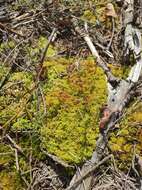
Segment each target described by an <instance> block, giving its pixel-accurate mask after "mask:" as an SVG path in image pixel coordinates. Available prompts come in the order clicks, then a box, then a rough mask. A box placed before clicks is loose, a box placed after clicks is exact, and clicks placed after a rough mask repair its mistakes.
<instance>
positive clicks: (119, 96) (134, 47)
mask: <svg viewBox="0 0 142 190" xmlns="http://www.w3.org/2000/svg"><path fill="white" fill-rule="evenodd" d="M133 14H134V1H132V0H125V19H124V26H125V35H124V41H125V42H124V45H125V52H126V53H127V54H130V53H133V55H134V58H135V62H136V63H135V65H134V66H133V67H132V69H131V71H130V73H129V76H128V78H127V79H126V80H123V79H121V80H118V79H117V78H114V76H113V75H112V73H111V71H109V69H108V68H107V66H106V65H105V64H104V63H103V61H102V60H101V58H100V56H99V54H98V52H97V50H96V48H95V46H94V44H93V43H92V40H91V38H90V37H89V35H88V34H86V33H84V32H83V33H82V31H81V30H80V29H79V27H78V26H77V24H76V25H75V27H76V30H77V31H78V33H79V34H80V35H82V37H83V38H84V40H85V41H86V43H87V45H88V47H89V49H90V51H91V52H92V55H93V56H94V57H95V59H96V61H97V63H98V66H100V67H101V68H102V69H103V70H104V72H105V74H106V76H107V79H108V87H109V88H108V89H109V92H108V93H109V95H108V102H107V107H108V109H109V110H110V113H111V116H110V117H109V121H108V122H107V123H106V126H105V129H104V132H103V133H101V134H100V135H99V138H98V140H97V144H96V149H95V151H94V152H93V155H92V158H91V159H90V160H89V161H88V162H86V163H85V164H84V165H83V167H82V170H81V175H82V176H84V174H85V173H86V172H87V171H88V170H90V169H91V168H92V164H93V165H95V164H97V163H99V161H100V160H101V159H102V157H103V155H104V152H105V149H106V147H107V139H108V135H109V134H108V132H109V130H110V129H111V128H112V127H113V126H114V125H115V123H116V122H117V121H118V119H119V117H120V115H121V114H122V111H123V109H124V108H125V106H126V104H127V103H128V102H129V100H130V98H131V93H130V92H131V91H132V89H133V87H134V86H135V84H136V83H137V82H138V80H139V77H140V74H141V70H142V57H141V48H142V46H141V33H140V30H139V29H138V28H137V27H136V26H135V25H134V23H133ZM114 84H115V85H114ZM79 178H80V175H79V174H78V172H76V174H75V175H74V177H73V179H72V181H71V183H70V186H71V187H72V186H73V184H75V183H76V182H77V181H78V180H79ZM91 181H92V174H90V176H88V177H87V178H85V179H84V183H85V188H86V190H89V189H90V187H91ZM72 189H75V190H84V186H83V183H81V184H78V186H77V187H72Z"/></svg>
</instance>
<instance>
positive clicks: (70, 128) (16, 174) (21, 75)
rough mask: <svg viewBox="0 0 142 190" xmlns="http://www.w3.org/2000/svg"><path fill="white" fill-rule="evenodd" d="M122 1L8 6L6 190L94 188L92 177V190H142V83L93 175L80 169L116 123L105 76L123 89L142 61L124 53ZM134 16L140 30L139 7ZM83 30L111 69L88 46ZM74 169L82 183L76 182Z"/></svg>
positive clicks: (1, 58)
mask: <svg viewBox="0 0 142 190" xmlns="http://www.w3.org/2000/svg"><path fill="white" fill-rule="evenodd" d="M138 2H139V1H138V0H136V1H135V5H139V4H138ZM123 3H124V2H123V1H113V2H110V1H107V0H100V1H97V0H96V1H87V0H81V1H75V0H73V1H52V0H51V1H50V0H49V1H30V0H25V1H23V0H19V1H15V0H12V1H9V2H5V1H0V140H1V141H0V189H2V190H25V189H27V190H40V189H41V190H44V189H46V190H55V189H57V190H65V189H67V190H69V189H70V190H73V189H74V190H78V189H77V186H78V184H81V183H83V185H84V186H83V189H81V190H88V187H85V185H86V183H87V182H86V180H85V179H86V177H87V176H90V175H91V176H93V180H92V182H91V187H90V188H91V189H92V190H107V189H109V190H111V189H112V190H113V189H114V190H115V189H118V190H119V189H124V190H130V189H133V190H135V189H140V188H141V187H142V186H141V185H142V179H141V175H142V128H141V127H142V101H141V100H142V95H141V94H142V87H141V80H142V79H141V77H140V78H139V80H138V81H137V83H136V85H135V86H134V87H133V89H132V90H131V91H130V100H129V102H127V104H126V106H125V107H124V109H123V111H122V110H121V114H120V115H119V118H118V117H117V118H116V120H117V122H115V124H114V125H113V126H112V127H111V129H110V133H109V135H108V138H107V139H106V141H107V142H106V144H107V145H106V147H105V148H104V149H103V150H100V152H101V159H100V160H98V163H95V164H94V165H91V171H90V173H89V172H88V173H85V174H84V173H83V171H82V169H80V168H81V167H82V166H84V163H88V162H90V158H91V157H93V156H92V154H93V152H95V150H96V149H97V146H98V139H99V135H102V136H103V137H104V131H105V129H103V127H105V126H106V125H108V120H107V121H105V125H103V121H104V119H105V114H104V111H105V108H106V107H107V106H108V105H107V104H108V97H109V88H108V81H109V78H108V80H107V79H106V78H107V77H108V76H107V74H108V73H109V71H111V73H112V76H114V77H115V78H118V81H116V83H118V84H119V83H120V81H121V80H126V81H128V78H129V77H130V71H132V70H131V68H133V66H134V65H135V63H136V61H137V60H135V55H133V54H132V52H131V51H130V52H129V56H128V55H127V56H126V55H125V53H124V52H125V50H126V49H125V47H124V46H125V45H124V39H125V34H124V33H125V29H124V28H125V26H124V23H123V19H124V12H125V6H124V5H123ZM134 10H135V11H134V12H135V14H136V15H135V14H134V20H135V22H136V24H135V28H136V27H138V26H139V23H138V21H137V20H138V19H136V18H135V17H138V11H139V9H138V6H135V7H134ZM141 19H142V17H141ZM76 20H77V22H78V26H79V27H80V28H83V29H81V33H78V32H77V30H78V26H77V27H76V25H75V24H76V23H75V21H76ZM76 28H77V30H76ZM138 29H139V27H138ZM84 30H85V32H87V35H88V34H89V35H88V36H90V38H91V40H92V41H93V44H95V47H96V52H97V53H98V54H99V56H100V58H101V59H102V60H103V63H104V65H101V66H100V65H99V63H98V60H99V59H98V58H96V57H95V58H94V55H93V53H91V51H90V50H89V48H88V46H87V44H86V43H85V41H84V40H83V38H84ZM140 31H141V28H140ZM80 34H81V35H80ZM136 41H138V39H137V40H136ZM138 42H139V41H138ZM136 44H138V43H136ZM140 48H141V47H140ZM97 53H96V55H97ZM105 66H106V67H105ZM104 67H105V68H104ZM107 69H108V70H107ZM104 71H105V72H104ZM106 76H107V77H106ZM114 81H115V80H114ZM114 81H113V82H114ZM115 111H116V110H115ZM109 119H110V118H109ZM103 140H104V141H105V138H104V139H103ZM102 152H103V154H102ZM97 154H98V152H97ZM88 171H89V170H88ZM76 172H78V173H80V174H79V175H80V178H78V179H79V180H78V179H77V180H75V181H72V180H71V179H72V177H73V176H75V174H76ZM70 182H71V183H70ZM81 188H82V187H81Z"/></svg>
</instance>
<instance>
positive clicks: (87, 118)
mask: <svg viewBox="0 0 142 190" xmlns="http://www.w3.org/2000/svg"><path fill="white" fill-rule="evenodd" d="M25 2H27V1H26V0H22V1H20V3H21V6H22V5H23V4H25ZM94 2H95V3H96V4H97V11H96V13H95V12H93V11H92V10H91V11H90V10H84V13H83V15H82V17H81V18H82V19H85V20H87V21H89V22H91V23H94V24H96V23H97V24H99V23H98V22H100V23H101V22H102V23H104V22H106V17H104V16H103V13H104V11H105V5H106V1H105V0H102V1H101V2H100V1H94ZM15 9H18V7H17V8H16V7H15ZM107 24H108V23H107V22H106V25H107ZM46 42H47V39H46V38H44V37H43V36H41V37H40V38H39V39H35V42H34V43H35V44H33V45H32V47H25V51H26V52H27V54H28V56H29V58H30V59H31V60H32V62H33V63H37V64H38V61H39V55H41V50H42V49H43V48H44V47H45V45H46ZM14 46H15V42H13V41H12V40H11V41H10V42H8V43H5V44H1V46H0V52H1V53H3V51H5V50H6V49H7V48H10V49H13V48H14ZM55 53H56V49H55V48H53V46H50V47H49V49H48V52H47V56H48V57H47V58H46V61H45V62H44V70H45V72H44V80H43V81H41V82H40V86H41V89H42V94H43V97H41V95H39V98H37V94H38V92H37V90H36V89H33V90H31V89H32V88H33V87H34V85H35V76H36V73H35V71H33V73H32V72H28V71H20V69H19V70H18V69H17V70H15V71H14V72H13V73H12V74H11V76H10V78H9V80H8V82H7V83H6V85H5V86H4V87H3V89H2V90H1V91H0V125H1V126H4V127H5V128H9V127H10V128H11V131H12V135H13V133H14V134H17V136H15V135H14V136H13V138H14V140H15V141H16V142H17V144H18V145H19V146H21V147H22V149H23V150H24V153H25V154H26V155H28V156H29V153H31V154H32V156H33V157H34V158H35V159H38V160H44V159H45V155H44V154H43V153H42V152H41V149H40V148H41V147H42V148H44V150H46V151H48V152H49V153H51V154H54V155H56V156H58V157H59V158H60V159H62V160H64V161H65V162H68V163H70V164H81V163H82V162H84V161H85V160H86V159H88V158H90V157H91V155H92V151H93V149H94V148H95V143H96V139H97V137H98V133H99V129H98V123H99V115H100V108H101V107H102V105H103V104H105V103H106V100H107V86H106V80H105V76H104V74H103V71H102V70H101V69H100V68H98V67H97V66H96V64H95V61H94V60H93V59H92V58H88V59H85V60H80V62H79V63H78V62H77V61H78V60H76V59H75V58H69V59H67V58H56V57H54V55H55ZM34 66H35V65H33V67H34ZM110 68H111V69H112V70H113V73H114V74H115V75H116V76H119V77H122V76H123V77H124V76H126V75H127V73H128V70H129V68H128V67H123V68H122V67H116V66H111V65H110ZM8 69H9V67H8V65H7V66H4V65H2V64H1V66H0V80H1V79H2V77H3V76H4V75H5V74H6V73H7V71H8ZM40 93H41V92H40ZM38 104H39V106H38ZM45 107H46V111H45ZM11 118H12V119H11ZM141 118H142V104H141V103H140V102H139V103H137V104H136V105H135V106H133V105H132V108H131V106H130V107H129V108H128V109H127V110H126V115H125V116H124V119H122V121H121V122H120V124H119V125H117V126H115V130H114V132H113V133H112V134H111V136H110V140H109V147H110V150H111V151H112V152H113V154H114V155H115V158H116V160H117V165H118V166H119V167H120V168H122V169H126V170H128V169H129V167H130V165H131V158H132V156H133V154H134V151H135V152H136V153H138V154H139V155H140V156H142V144H141V142H142V130H141V128H140V127H139V124H140V123H142V119H141ZM9 152H10V153H9ZM0 153H8V154H6V155H1V156H0V170H1V171H0V172H1V173H0V189H4V190H15V189H17V190H18V189H19V190H21V189H24V186H25V185H24V184H23V182H22V180H20V175H19V174H18V173H17V171H16V167H15V154H14V150H11V148H10V147H9V146H8V145H6V144H4V143H1V146H0ZM19 165H20V168H21V170H22V171H27V170H29V167H30V164H29V163H28V162H27V161H26V160H25V159H24V158H23V157H22V156H19ZM25 177H26V178H27V179H28V178H29V176H28V175H27V176H25Z"/></svg>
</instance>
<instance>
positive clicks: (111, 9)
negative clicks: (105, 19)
mask: <svg viewBox="0 0 142 190" xmlns="http://www.w3.org/2000/svg"><path fill="white" fill-rule="evenodd" d="M106 15H107V16H110V17H113V18H116V17H117V14H116V12H115V9H114V6H113V4H112V3H108V4H107V6H106Z"/></svg>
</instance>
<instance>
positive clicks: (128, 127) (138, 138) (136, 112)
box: [109, 102, 142, 170]
mask: <svg viewBox="0 0 142 190" xmlns="http://www.w3.org/2000/svg"><path fill="white" fill-rule="evenodd" d="M141 110H142V103H141V102H136V103H135V102H134V104H132V105H131V106H130V107H129V108H128V109H127V111H126V113H127V114H126V115H125V117H124V118H123V119H122V121H121V122H120V124H119V126H117V127H119V130H116V131H115V132H113V133H112V134H111V137H110V141H109V145H110V149H111V151H112V152H113V153H115V155H116V158H117V160H119V162H118V163H121V165H120V168H121V169H123V170H124V169H129V167H130V165H131V159H132V156H133V154H134V151H135V153H137V154H139V155H140V156H142V143H141V142H142V133H141V129H140V128H139V123H140V122H141ZM118 155H119V157H118Z"/></svg>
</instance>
